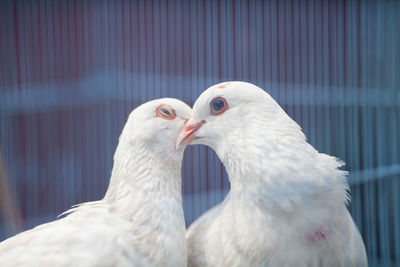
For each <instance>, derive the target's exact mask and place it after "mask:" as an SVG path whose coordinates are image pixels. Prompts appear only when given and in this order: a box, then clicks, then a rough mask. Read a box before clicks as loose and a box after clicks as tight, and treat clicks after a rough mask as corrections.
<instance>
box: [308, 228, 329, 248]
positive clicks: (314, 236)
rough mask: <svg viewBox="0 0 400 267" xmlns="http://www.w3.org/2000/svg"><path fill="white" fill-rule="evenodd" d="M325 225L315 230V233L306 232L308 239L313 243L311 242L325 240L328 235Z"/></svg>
mask: <svg viewBox="0 0 400 267" xmlns="http://www.w3.org/2000/svg"><path fill="white" fill-rule="evenodd" d="M324 232H325V231H324V227H323V226H321V227H320V228H319V229H318V230H317V231H315V232H313V233H308V234H306V239H307V240H308V241H309V242H310V243H311V244H315V243H316V242H318V241H320V240H324V239H326V235H325V233H324Z"/></svg>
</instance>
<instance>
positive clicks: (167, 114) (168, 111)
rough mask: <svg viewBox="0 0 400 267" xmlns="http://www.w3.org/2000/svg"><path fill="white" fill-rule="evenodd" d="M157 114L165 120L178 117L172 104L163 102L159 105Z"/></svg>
mask: <svg viewBox="0 0 400 267" xmlns="http://www.w3.org/2000/svg"><path fill="white" fill-rule="evenodd" d="M156 116H157V117H159V118H161V119H164V120H173V119H175V117H176V113H175V110H174V109H173V108H171V106H169V105H166V104H162V105H160V106H158V107H157V110H156Z"/></svg>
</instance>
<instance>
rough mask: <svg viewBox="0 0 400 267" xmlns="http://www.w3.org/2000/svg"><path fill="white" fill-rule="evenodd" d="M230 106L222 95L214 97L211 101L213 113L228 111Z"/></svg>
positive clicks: (218, 113)
mask: <svg viewBox="0 0 400 267" xmlns="http://www.w3.org/2000/svg"><path fill="white" fill-rule="evenodd" d="M228 108H229V106H228V103H227V102H226V100H225V99H224V98H222V97H220V96H218V97H216V98H214V99H213V100H211V102H210V112H211V115H220V114H222V113H224V112H225V111H227V110H228Z"/></svg>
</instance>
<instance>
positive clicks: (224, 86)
mask: <svg viewBox="0 0 400 267" xmlns="http://www.w3.org/2000/svg"><path fill="white" fill-rule="evenodd" d="M229 84H230V82H226V83H221V84H220V85H218V86H217V88H221V89H222V88H226V87H227V86H228V85H229Z"/></svg>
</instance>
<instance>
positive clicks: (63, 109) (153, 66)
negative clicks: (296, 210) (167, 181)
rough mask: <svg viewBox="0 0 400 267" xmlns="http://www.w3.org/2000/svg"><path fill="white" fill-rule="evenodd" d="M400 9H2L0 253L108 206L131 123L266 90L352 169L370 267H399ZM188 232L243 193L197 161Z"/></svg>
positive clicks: (187, 178) (314, 4)
mask: <svg viewBox="0 0 400 267" xmlns="http://www.w3.org/2000/svg"><path fill="white" fill-rule="evenodd" d="M399 14H400V1H394V0H392V1H361V0H358V1H312V0H310V1H226V0H221V1H171V0H169V1H161V0H160V1H157V0H152V1H44V0H42V1H1V2H0V45H1V48H0V141H1V142H0V146H1V147H0V149H1V150H0V151H1V154H0V186H1V187H0V191H1V192H0V193H1V194H0V195H1V206H0V207H1V214H0V240H2V239H4V238H6V237H8V236H10V235H12V234H13V233H15V231H18V230H20V229H22V228H23V229H25V228H29V227H32V226H34V225H37V224H40V223H43V222H45V221H48V220H51V219H54V218H55V216H56V215H58V214H59V213H60V212H62V211H64V210H65V209H67V208H68V207H69V206H71V205H72V204H75V203H79V202H83V201H89V200H94V199H99V198H101V197H102V196H103V194H104V192H105V190H106V187H107V185H108V179H109V174H110V171H111V167H112V155H113V153H114V149H115V147H116V144H117V141H118V136H119V134H120V132H121V129H122V127H123V125H124V123H125V120H126V118H127V115H128V114H129V112H130V111H131V110H132V109H133V108H134V107H136V106H137V105H139V104H140V103H143V102H145V101H147V100H150V99H153V98H159V97H164V96H168V97H176V98H180V99H182V100H184V101H186V102H187V103H188V104H190V105H191V104H193V102H194V101H195V99H196V98H197V97H198V95H199V94H200V93H201V92H202V91H203V90H204V89H205V88H207V87H208V86H210V85H212V84H215V83H218V82H221V81H225V80H244V81H249V82H252V83H255V84H257V85H259V86H261V87H262V88H265V89H266V90H267V91H268V92H269V93H270V94H271V95H272V96H273V97H274V98H275V99H276V100H277V101H278V102H279V103H280V104H281V105H282V106H283V107H284V108H285V110H286V111H287V112H288V114H289V115H290V116H291V117H292V118H293V119H295V120H296V121H297V122H298V123H299V124H300V125H301V126H302V127H303V129H304V132H305V133H306V135H307V137H308V138H309V140H310V142H311V143H312V144H313V145H314V146H315V147H316V148H317V149H318V150H319V151H322V152H326V153H328V154H331V155H335V156H337V157H340V158H341V159H343V160H344V161H346V163H347V166H346V169H348V170H349V171H350V173H351V175H350V183H351V190H352V203H351V205H350V207H349V208H350V211H351V213H352V214H353V217H354V220H355V221H356V223H357V225H358V227H359V229H360V231H361V233H362V235H363V238H364V240H365V244H366V248H367V253H368V256H369V258H370V262H371V265H372V266H378V265H379V266H396V264H397V266H400V204H399V202H400V181H399V180H400V159H399V157H400V142H399V130H400V92H399V91H400V86H399V84H400V75H399V71H400V31H399V29H400V17H399V16H400V15H399ZM183 177H184V182H183V186H184V190H183V192H184V208H185V215H186V220H187V223H188V224H189V223H190V222H192V221H193V220H194V219H195V218H197V217H198V216H199V215H200V214H201V213H203V212H204V211H205V210H207V209H208V208H210V207H211V206H213V205H215V204H216V203H218V202H220V201H221V200H222V199H223V197H224V195H225V194H226V192H227V190H228V189H229V184H228V180H227V177H226V174H225V171H224V169H223V167H222V166H221V163H220V162H219V160H218V158H217V157H216V155H215V154H214V153H213V152H212V151H211V150H209V149H206V148H204V147H198V146H196V147H191V148H189V149H188V150H187V152H186V154H185V161H184V168H183Z"/></svg>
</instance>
